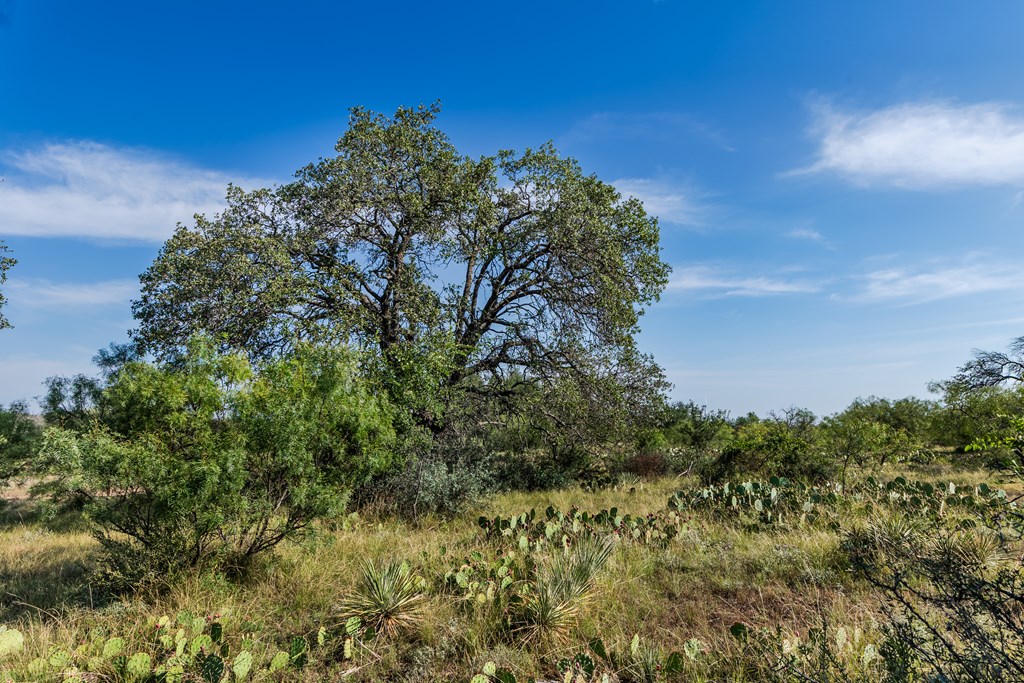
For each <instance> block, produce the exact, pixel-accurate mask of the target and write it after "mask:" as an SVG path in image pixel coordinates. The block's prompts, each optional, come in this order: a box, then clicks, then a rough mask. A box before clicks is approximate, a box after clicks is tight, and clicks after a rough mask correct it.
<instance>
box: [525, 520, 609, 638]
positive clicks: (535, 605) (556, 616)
mask: <svg viewBox="0 0 1024 683" xmlns="http://www.w3.org/2000/svg"><path fill="white" fill-rule="evenodd" d="M613 549H614V540H612V539H611V538H604V539H600V540H590V541H585V542H581V543H580V544H579V545H576V546H575V547H574V548H573V549H572V550H570V551H569V552H568V553H567V554H565V555H560V556H558V557H556V558H555V560H554V561H552V563H551V564H550V565H549V566H548V567H546V568H542V569H540V570H538V573H537V575H536V577H535V578H534V580H533V581H532V582H530V583H528V584H527V588H526V592H525V594H524V595H523V602H522V609H521V613H520V615H519V618H518V621H519V626H518V629H517V630H518V632H519V633H520V635H521V636H522V637H523V639H524V640H528V641H531V640H548V641H551V642H556V643H562V642H565V641H566V640H567V639H568V637H569V634H570V633H571V631H572V628H573V627H574V626H575V625H576V623H577V621H578V620H579V616H580V612H581V611H582V610H583V607H584V606H585V605H586V604H587V602H589V601H590V599H591V598H592V597H593V595H594V576H595V575H596V574H597V572H598V571H600V569H601V568H602V567H604V565H605V563H607V561H608V558H609V557H610V556H611V554H612V550H613Z"/></svg>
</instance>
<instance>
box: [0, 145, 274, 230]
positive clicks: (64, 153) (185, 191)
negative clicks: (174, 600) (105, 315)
mask: <svg viewBox="0 0 1024 683" xmlns="http://www.w3.org/2000/svg"><path fill="white" fill-rule="evenodd" d="M0 162H2V163H3V168H4V174H3V175H4V176H5V177H4V180H5V182H3V183H0V234H5V235H31V236H36V237H85V238H98V239H119V240H133V241H143V242H160V241H163V240H164V239H166V238H167V237H168V236H169V235H170V234H171V232H172V231H173V230H174V226H175V224H176V223H178V222H179V221H182V222H187V221H189V220H191V218H192V216H193V215H194V214H196V213H205V214H212V213H216V212H217V211H219V210H221V209H222V208H223V205H224V193H225V190H226V188H227V185H228V183H229V182H235V184H240V185H242V186H245V187H252V186H254V185H262V184H266V183H264V182H262V181H258V180H252V179H247V178H237V177H231V176H229V175H227V174H225V173H222V172H218V171H210V170H206V169H201V168H196V167H194V166H190V165H188V164H185V163H183V162H180V161H177V160H174V159H170V158H167V157H165V156H163V155H161V154H159V153H156V152H152V151H147V150H138V149H125V148H117V147H110V146H107V145H101V144H98V143H95V142H81V141H80V142H65V143H54V144H47V145H44V146H42V147H39V148H36V149H31V150H23V151H8V152H6V153H0Z"/></svg>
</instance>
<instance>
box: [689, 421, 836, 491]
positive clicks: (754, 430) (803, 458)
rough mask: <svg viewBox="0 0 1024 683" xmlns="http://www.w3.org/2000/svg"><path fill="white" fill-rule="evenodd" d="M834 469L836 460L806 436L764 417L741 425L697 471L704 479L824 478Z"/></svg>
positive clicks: (830, 474)
mask: <svg viewBox="0 0 1024 683" xmlns="http://www.w3.org/2000/svg"><path fill="white" fill-rule="evenodd" d="M835 472H836V467H835V462H834V461H833V460H832V459H830V458H829V457H827V456H825V455H824V454H822V453H821V452H820V451H819V450H818V449H816V448H815V446H814V444H813V442H812V441H811V440H810V439H809V438H805V437H803V436H800V435H799V434H797V433H796V432H795V431H794V430H793V429H791V428H790V426H789V425H788V424H787V423H785V422H782V421H778V420H765V421H759V422H752V423H749V424H745V425H743V426H742V427H740V428H739V430H738V431H737V434H736V437H735V439H734V440H733V441H732V442H731V443H730V444H729V445H728V446H726V447H725V448H724V449H723V450H722V453H721V455H720V456H719V457H718V458H716V459H715V460H713V461H710V462H709V463H708V465H707V466H706V467H705V468H704V469H703V471H702V472H701V473H700V474H701V478H702V479H704V480H705V481H707V482H718V481H723V480H725V479H728V478H730V477H733V476H736V475H737V474H741V475H743V476H753V475H755V474H772V475H779V476H783V477H789V478H792V479H801V480H808V481H824V480H826V479H829V478H831V477H832V476H833V475H834V474H835Z"/></svg>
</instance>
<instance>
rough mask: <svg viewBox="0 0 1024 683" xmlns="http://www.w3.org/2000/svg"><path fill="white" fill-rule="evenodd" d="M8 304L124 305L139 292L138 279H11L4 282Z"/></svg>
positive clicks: (72, 306)
mask: <svg viewBox="0 0 1024 683" xmlns="http://www.w3.org/2000/svg"><path fill="white" fill-rule="evenodd" d="M5 288H7V290H8V292H7V294H8V299H9V300H10V303H11V304H12V306H15V307H18V308H21V307H27V308H76V309H78V308H85V307H99V306H119V305H127V304H128V302H130V301H131V300H132V299H133V298H134V297H136V296H138V294H139V281H138V280H108V281H106V282H94V283H87V284H75V283H56V282H49V281H47V280H28V281H26V280H11V281H9V282H8V283H7V284H6V285H5Z"/></svg>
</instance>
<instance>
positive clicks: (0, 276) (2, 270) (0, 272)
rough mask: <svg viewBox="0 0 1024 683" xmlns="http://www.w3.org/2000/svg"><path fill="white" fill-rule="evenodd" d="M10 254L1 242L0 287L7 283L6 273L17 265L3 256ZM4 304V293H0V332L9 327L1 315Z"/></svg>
mask: <svg viewBox="0 0 1024 683" xmlns="http://www.w3.org/2000/svg"><path fill="white" fill-rule="evenodd" d="M10 252H11V250H10V248H9V247H8V246H7V245H6V244H4V243H3V242H0V285H2V284H4V283H5V282H7V271H8V270H10V269H11V266H13V265H14V264H15V263H17V261H16V260H14V259H13V258H11V257H10V256H6V255H5V254H9V253H10ZM5 303H7V299H6V298H5V297H4V293H3V292H2V291H0V330H2V329H4V328H5V327H10V326H11V323H10V321H9V320H8V319H7V318H6V317H4V314H3V309H4V304H5Z"/></svg>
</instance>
